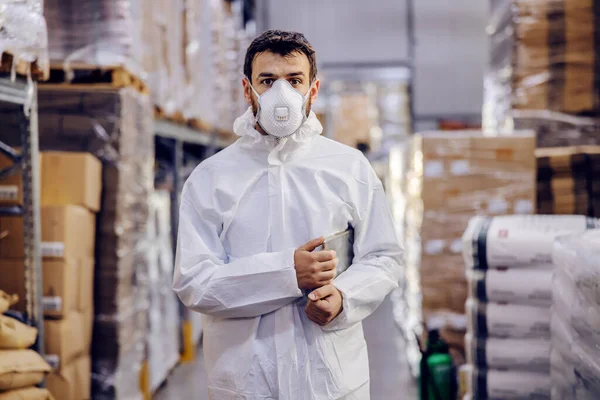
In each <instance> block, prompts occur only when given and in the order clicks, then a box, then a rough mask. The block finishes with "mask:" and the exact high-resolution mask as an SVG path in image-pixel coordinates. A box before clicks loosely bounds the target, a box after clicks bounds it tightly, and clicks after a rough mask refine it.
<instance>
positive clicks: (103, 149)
mask: <svg viewBox="0 0 600 400" xmlns="http://www.w3.org/2000/svg"><path fill="white" fill-rule="evenodd" d="M38 111H39V122H40V123H39V125H40V148H41V149H42V150H43V151H52V150H62V151H71V152H88V153H91V154H93V155H95V156H96V157H98V159H100V160H101V162H102V200H101V204H102V207H101V210H100V212H99V213H98V218H97V229H96V233H97V235H96V265H95V271H94V314H95V319H94V339H93V343H92V389H93V392H94V393H95V394H96V395H98V396H105V397H107V398H110V397H111V396H112V397H117V398H139V396H141V394H140V385H139V384H138V381H139V376H140V371H141V369H142V364H143V362H144V359H145V352H146V340H147V327H148V322H147V319H148V306H149V293H148V260H147V254H148V251H149V248H150V246H151V244H150V243H149V242H148V238H147V236H148V234H147V231H148V226H147V225H148V212H149V197H150V193H151V192H152V191H153V183H154V182H153V180H154V179H153V178H154V174H153V163H154V134H153V112H152V111H153V110H152V105H151V102H150V98H149V96H148V95H146V94H142V93H139V92H137V91H136V90H134V89H132V88H127V89H114V90H112V89H106V88H98V89H92V88H90V87H86V88H82V89H76V88H69V89H44V87H43V86H41V87H40V90H39V92H38ZM0 119H2V123H3V132H2V133H3V135H4V134H5V133H6V137H9V136H11V135H15V136H16V135H18V133H19V129H18V127H19V125H18V119H17V118H15V115H14V114H11V113H4V114H2V115H1V116H0ZM16 137H18V136H16ZM62 186H63V182H60V184H58V185H56V190H57V191H60V190H61V189H62Z"/></svg>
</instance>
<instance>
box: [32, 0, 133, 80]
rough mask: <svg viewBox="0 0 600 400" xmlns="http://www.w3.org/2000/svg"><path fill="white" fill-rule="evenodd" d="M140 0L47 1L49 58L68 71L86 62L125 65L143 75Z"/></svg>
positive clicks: (113, 65) (102, 65)
mask: <svg viewBox="0 0 600 400" xmlns="http://www.w3.org/2000/svg"><path fill="white" fill-rule="evenodd" d="M143 3H144V1H141V0H102V1H97V0H45V4H44V14H45V16H46V20H47V23H48V39H49V55H50V60H51V62H53V63H56V64H58V65H63V66H64V68H65V70H67V71H69V70H70V69H71V68H72V67H75V66H78V65H81V64H84V65H92V66H100V67H116V66H124V67H126V68H127V69H129V70H130V71H131V72H133V73H136V74H138V75H140V76H142V78H144V76H143V70H142V68H141V65H142V55H143V46H142V45H141V44H142V42H143V37H142V25H141V21H142V18H141V10H142V4H143Z"/></svg>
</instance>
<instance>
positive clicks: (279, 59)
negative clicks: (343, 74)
mask: <svg viewBox="0 0 600 400" xmlns="http://www.w3.org/2000/svg"><path fill="white" fill-rule="evenodd" d="M278 79H285V80H287V81H288V82H289V83H290V84H291V85H292V86H293V87H294V88H295V89H296V90H298V91H299V92H300V93H302V94H303V95H306V93H307V92H308V90H309V89H310V90H311V94H310V97H309V99H308V101H307V105H306V107H307V108H306V111H307V112H310V108H311V105H312V102H313V101H316V100H317V95H318V93H319V85H320V82H319V80H316V81H315V82H314V85H313V86H312V88H311V82H310V63H309V61H308V57H306V55H305V54H304V53H292V54H289V55H287V56H285V57H283V56H280V55H279V54H275V53H271V52H269V51H267V52H264V53H260V54H258V55H257V56H256V57H255V58H254V61H253V62H252V86H253V87H254V90H256V92H257V93H258V94H260V95H261V94H263V93H264V92H266V91H267V90H268V89H269V88H270V87H271V85H273V83H275V81H276V80H278ZM242 84H243V85H244V97H245V98H246V101H247V102H248V104H249V105H251V106H252V111H254V115H256V113H257V112H258V99H257V98H256V96H255V95H254V92H253V91H252V89H251V88H250V85H249V84H248V81H247V80H246V79H244V80H243V81H242Z"/></svg>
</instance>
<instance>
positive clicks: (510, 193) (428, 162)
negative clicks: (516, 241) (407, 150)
mask: <svg viewBox="0 0 600 400" xmlns="http://www.w3.org/2000/svg"><path fill="white" fill-rule="evenodd" d="M534 147H535V139H534V135H533V134H532V133H526V132H524V133H521V134H519V135H517V136H514V137H510V138H494V137H485V136H483V135H482V134H481V132H476V131H473V132H470V131H467V132H455V133H452V132H440V133H436V132H432V133H425V134H420V135H417V136H416V137H415V138H414V139H413V142H412V149H411V166H410V167H409V171H408V180H407V210H406V225H405V229H406V236H407V238H411V240H410V241H408V243H407V244H406V250H407V253H408V254H407V255H408V258H409V259H412V258H411V255H414V258H415V259H416V260H417V262H416V263H415V267H416V268H417V271H416V272H417V274H418V275H419V279H420V283H421V284H420V286H421V290H422V293H423V307H424V308H425V309H426V312H425V314H430V313H431V314H435V312H436V311H442V310H445V311H452V312H455V313H458V314H464V303H465V300H466V298H467V282H466V277H465V269H464V262H463V259H462V255H461V254H462V242H461V237H462V235H463V232H464V231H465V230H466V228H467V225H468V222H469V219H470V218H471V217H472V216H473V215H497V214H505V213H517V214H519V213H520V214H528V213H532V212H533V211H534V199H535V157H534Z"/></svg>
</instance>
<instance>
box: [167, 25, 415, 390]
mask: <svg viewBox="0 0 600 400" xmlns="http://www.w3.org/2000/svg"><path fill="white" fill-rule="evenodd" d="M244 75H245V77H244V79H243V81H242V84H243V85H244V94H245V98H246V100H247V101H248V104H249V105H250V107H249V108H248V111H247V112H246V113H245V114H244V115H242V116H241V117H239V118H238V119H237V120H236V121H235V125H234V131H235V133H236V134H237V135H238V136H240V139H239V140H238V141H237V142H236V143H234V144H233V145H231V146H229V147H228V148H226V149H225V150H223V151H221V152H220V153H218V154H216V155H215V156H213V157H211V158H209V159H208V160H206V161H204V162H203V163H201V164H200V165H199V166H198V167H197V168H196V169H195V171H194V172H193V173H192V175H191V176H190V178H189V179H188V180H187V182H186V183H185V186H184V189H183V193H182V198H181V209H180V222H179V240H178V243H177V257H176V266H175V276H174V283H173V288H174V290H175V291H176V292H177V294H178V295H179V298H180V299H181V301H182V302H183V303H184V304H185V305H186V306H187V307H189V308H190V309H192V310H194V311H197V312H200V313H202V314H203V326H204V354H205V361H206V369H207V373H208V382H209V388H208V390H209V397H210V398H211V399H213V400H234V399H235V400H242V399H244V400H259V399H260V400H263V399H264V400H266V399H278V400H337V399H347V400H368V399H369V364H368V357H367V348H366V343H365V340H364V336H363V330H362V324H361V321H362V320H363V319H364V318H365V317H367V316H368V315H369V314H371V313H372V312H373V311H374V310H375V309H376V308H377V306H378V305H379V304H380V303H381V302H382V301H383V299H384V298H385V297H386V295H387V294H388V293H389V292H390V291H391V290H392V289H394V288H396V287H397V283H398V280H399V278H400V273H401V266H402V262H403V251H402V249H401V248H400V246H399V240H398V237H397V235H396V232H395V228H394V224H393V221H392V218H391V214H390V212H389V209H388V207H387V204H386V199H385V195H384V191H383V187H382V185H381V182H380V181H379V179H378V178H377V176H376V175H375V173H374V171H373V169H372V168H371V166H370V164H369V162H368V161H367V160H366V158H365V157H364V156H363V154H362V153H361V152H359V151H358V150H356V149H352V148H350V147H347V146H344V145H342V144H340V143H337V142H334V141H332V140H329V139H327V138H325V137H323V136H321V133H322V131H323V128H322V126H321V124H320V123H319V121H318V120H317V118H316V116H315V114H314V113H313V112H312V111H311V110H310V106H311V104H312V102H314V101H315V100H316V99H317V95H318V92H319V85H320V82H319V80H318V79H317V65H316V58H315V52H314V50H313V48H312V46H311V45H310V43H309V42H308V41H307V40H306V38H305V37H304V36H303V35H302V34H299V33H294V32H283V31H268V32H265V33H264V34H262V35H260V36H259V37H258V38H256V39H255V40H254V41H253V42H252V44H251V45H250V47H249V48H248V51H247V54H246V61H245V66H244ZM348 226H351V227H352V228H353V229H354V245H353V249H354V260H353V262H352V264H351V265H350V267H348V268H347V270H346V271H344V272H343V273H340V274H339V275H337V274H336V267H337V265H338V259H337V257H336V254H335V252H334V251H332V250H320V249H319V247H320V246H321V245H322V244H323V241H324V237H328V236H330V235H333V234H335V233H338V232H341V231H344V230H346V229H347V228H348ZM315 238H316V239H315ZM307 293H309V294H308V295H306V294H307Z"/></svg>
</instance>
